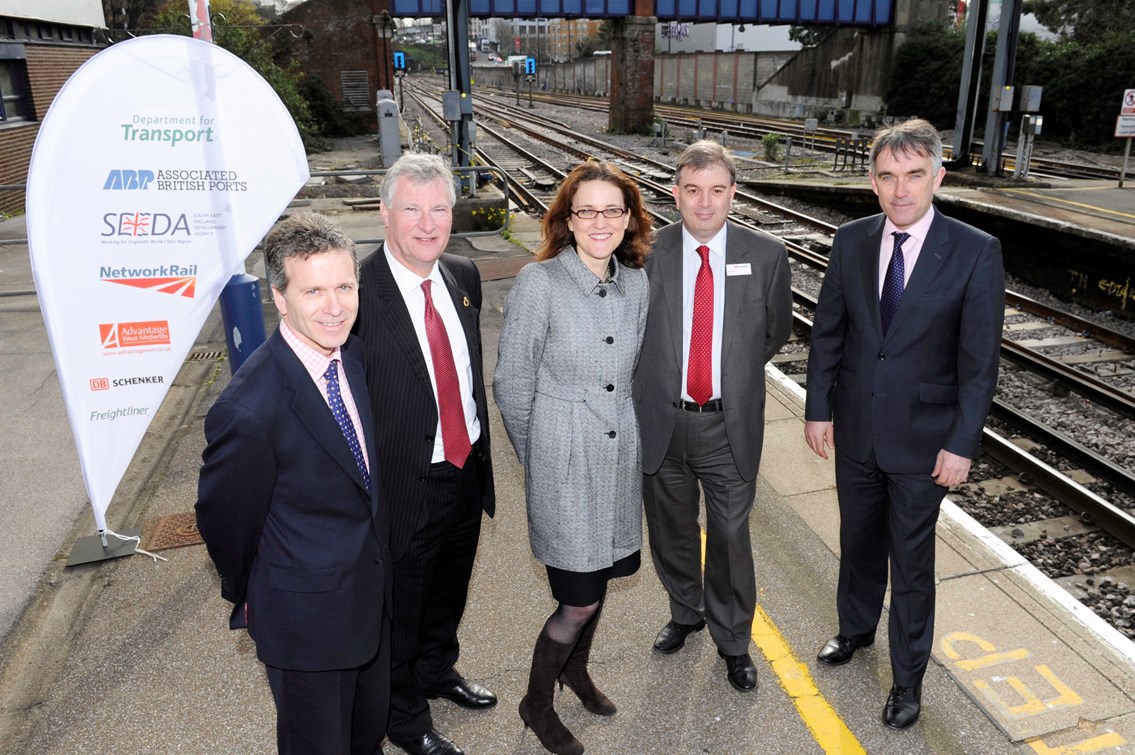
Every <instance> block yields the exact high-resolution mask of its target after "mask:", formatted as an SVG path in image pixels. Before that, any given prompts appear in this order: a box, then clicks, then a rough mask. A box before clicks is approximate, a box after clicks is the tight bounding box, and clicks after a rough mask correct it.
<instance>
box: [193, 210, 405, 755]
mask: <svg viewBox="0 0 1135 755" xmlns="http://www.w3.org/2000/svg"><path fill="white" fill-rule="evenodd" d="M264 257H265V262H266V266H267V270H268V282H269V284H270V285H271V287H272V297H273V300H274V301H275V304H276V308H277V309H278V310H279V312H280V327H279V329H278V330H277V331H276V332H275V333H273V334H272V336H271V337H270V338H269V339H268V341H267V343H265V344H264V345H263V346H261V347H260V348H259V349H257V350H256V351H255V352H254V353H253V354H252V356H250V357H249V359H248V361H247V362H246V363H245V364H244V365H242V366H241V368H240V369H239V370H238V371H237V373H236V375H234V376H233V380H232V382H231V383H230V384H229V385H228V387H227V388H226V389H225V390H224V392H222V393H221V396H220V398H218V399H217V402H216V404H214V405H213V408H212V409H210V410H209V413H208V415H207V416H206V418H205V438H206V440H207V441H208V445H207V446H206V448H205V451H204V454H203V458H204V465H203V466H202V468H201V478H200V483H199V487H198V498H197V506H196V509H197V525H198V527H199V529H200V531H201V535H202V536H203V537H204V539H205V544H206V545H207V546H208V549H209V556H210V557H211V558H212V559H213V563H214V564H215V565H216V567H217V572H218V573H219V574H220V578H221V594H222V595H223V596H224V598H225V599H226V600H228V601H230V602H231V603H233V605H234V608H233V612H232V617H231V619H230V626H231V627H232V628H234V629H235V628H240V627H247V628H248V633H249V635H250V636H251V637H252V639H253V640H254V641H255V643H256V654H257V657H258V658H259V659H260V660H261V661H262V662H263V663H264V665H265V667H266V670H267V676H268V684H269V686H270V687H271V689H272V697H273V699H274V700H275V703H276V741H277V746H278V749H279V751H280V752H281V753H297V754H300V753H302V754H303V755H308V754H310V753H328V755H330V754H332V753H335V754H339V753H352V754H353V755H371V754H372V753H376V752H377V753H381V752H382V739H383V736H384V734H385V729H386V721H387V716H388V710H389V694H390V643H389V634H390V630H389V627H390V620H389V609H388V608H387V607H388V606H389V603H390V592H391V584H390V581H391V580H390V575H391V571H390V556H389V540H390V536H389V523H388V516H387V510H386V504H385V502H384V501H383V496H382V484H381V481H380V479H379V475H378V473H377V471H372V470H375V469H376V467H375V464H376V462H377V456H376V450H375V448H376V447H375V436H376V433H375V430H374V421H373V414H372V412H371V408H370V400H369V398H368V396H367V390H366V382H365V376H364V368H363V363H362V360H361V355H360V352H361V349H362V344H361V343H359V342H357V341H356V340H355V339H352V338H351V337H350V332H351V326H352V325H353V324H354V321H355V315H356V313H357V311H358V302H359V285H358V260H357V258H356V256H355V246H354V242H352V241H351V239H350V237H348V236H347V235H346V234H345V233H343V232H342V231H341V230H340V229H339V228H338V227H336V226H335V225H334V224H333V223H332V222H331V221H330V220H328V219H327V218H325V217H323V216H321V215H317V214H314V213H303V214H300V215H296V216H295V217H292V218H289V219H288V220H285V221H284V222H283V223H281V224H280V225H279V226H278V227H277V228H276V229H275V230H273V232H272V233H270V234H269V235H268V238H267V239H266V241H265V250H264Z"/></svg>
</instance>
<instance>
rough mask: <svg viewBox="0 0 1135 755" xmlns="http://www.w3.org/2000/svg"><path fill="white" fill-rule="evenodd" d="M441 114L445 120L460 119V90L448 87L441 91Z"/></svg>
mask: <svg viewBox="0 0 1135 755" xmlns="http://www.w3.org/2000/svg"><path fill="white" fill-rule="evenodd" d="M441 115H442V117H443V118H445V119H446V120H447V121H459V120H461V92H458V91H457V90H455V89H449V90H446V91H444V92H442V93H441Z"/></svg>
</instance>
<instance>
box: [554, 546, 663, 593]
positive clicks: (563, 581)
mask: <svg viewBox="0 0 1135 755" xmlns="http://www.w3.org/2000/svg"><path fill="white" fill-rule="evenodd" d="M640 554H641V551H635V552H634V553H632V554H631V555H629V556H624V557H623V558H620V559H619V560H618V561H616V562H615V563H613V564H611V565H610V566H608V567H607V568H605V569H599V570H598V571H566V570H564V569H557V568H556V567H554V566H548V567H546V568H547V569H548V583H549V584H550V585H551V586H552V597H553V598H555V599H556V600H557V601H558V602H560V603H563V604H564V605H569V606H579V607H582V606H590V605H593V604H595V603H598V602H599V601H600V599H602V598H603V596H604V595H605V594H606V592H607V582H608V581H610V580H612V579H615V578H616V577H629V576H630V575H632V574H634V573H635V572H637V571H638V567H639V565H640V564H641V558H640Z"/></svg>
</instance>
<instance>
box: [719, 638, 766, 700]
mask: <svg viewBox="0 0 1135 755" xmlns="http://www.w3.org/2000/svg"><path fill="white" fill-rule="evenodd" d="M717 654H718V655H720V656H721V657H722V658H724V659H725V677H726V678H727V679H729V683H730V684H732V685H733V689H735V690H737V691H738V692H752V691H753V690H755V689H756V688H757V667H756V666H754V665H753V659H752V658H751V657H749V654H748V653H741V655H726V654H725V653H723V652H721V648H718V649H717Z"/></svg>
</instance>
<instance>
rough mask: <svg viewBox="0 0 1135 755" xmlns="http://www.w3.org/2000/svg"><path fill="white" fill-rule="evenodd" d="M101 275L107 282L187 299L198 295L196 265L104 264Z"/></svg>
mask: <svg viewBox="0 0 1135 755" xmlns="http://www.w3.org/2000/svg"><path fill="white" fill-rule="evenodd" d="M99 277H100V278H101V279H102V280H103V281H105V282H106V283H116V284H118V285H120V286H130V287H132V288H141V289H144V290H147V291H156V292H158V293H159V294H173V295H174V296H183V297H185V298H186V299H192V298H193V297H194V296H196V295H197V266H196V265H159V266H158V267H112V266H110V265H103V266H102V267H100V268H99Z"/></svg>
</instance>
